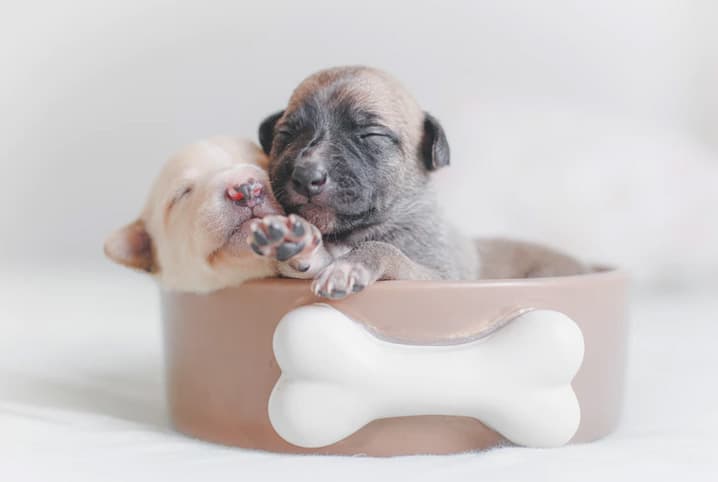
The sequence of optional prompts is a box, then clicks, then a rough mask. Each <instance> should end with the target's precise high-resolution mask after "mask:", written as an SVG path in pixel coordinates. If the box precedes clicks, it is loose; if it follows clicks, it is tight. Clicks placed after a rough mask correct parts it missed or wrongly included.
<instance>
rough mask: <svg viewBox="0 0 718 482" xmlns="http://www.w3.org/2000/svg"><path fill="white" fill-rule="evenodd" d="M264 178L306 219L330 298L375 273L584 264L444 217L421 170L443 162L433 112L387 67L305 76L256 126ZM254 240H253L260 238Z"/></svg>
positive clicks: (394, 275) (542, 271) (543, 272)
mask: <svg viewBox="0 0 718 482" xmlns="http://www.w3.org/2000/svg"><path fill="white" fill-rule="evenodd" d="M259 139H260V144H261V145H262V148H263V149H264V152H265V153H267V154H268V155H269V178H270V181H271V184H272V187H273V189H274V192H275V195H276V197H277V200H278V201H279V203H280V204H282V206H283V207H284V208H285V209H286V210H287V212H290V213H297V214H299V215H301V216H302V217H304V218H306V219H307V220H308V221H309V222H310V223H312V224H314V225H316V226H317V227H318V229H319V230H320V231H321V233H322V235H323V237H324V243H325V245H326V249H327V253H329V256H318V257H315V258H314V260H313V261H314V262H315V263H318V265H315V266H310V267H309V269H308V270H307V272H314V273H316V274H317V275H316V278H315V280H314V283H313V290H314V292H315V293H316V294H317V295H320V296H323V297H328V298H332V299H336V298H342V297H344V296H346V295H348V294H350V293H352V292H357V291H361V290H362V289H363V288H364V287H366V286H367V285H369V284H371V283H373V282H374V281H376V280H378V279H413V280H438V279H454V280H471V279H478V278H492V277H525V276H548V275H560V274H573V273H578V272H581V271H583V269H584V268H583V266H582V265H581V264H580V263H578V262H577V261H575V260H573V259H572V258H570V257H567V256H564V255H562V254H560V253H556V252H554V251H552V250H549V249H547V248H544V247H540V246H536V245H533V244H529V243H518V242H513V241H506V240H483V241H478V243H475V242H473V241H470V240H468V239H466V238H464V237H462V236H461V235H460V234H459V233H458V232H456V231H455V230H454V229H453V228H452V227H450V226H448V225H447V223H446V222H445V221H444V219H443V218H442V216H441V214H440V212H439V210H438V207H437V202H436V198H435V193H434V191H433V190H432V187H431V184H430V182H429V178H430V173H431V172H432V171H435V170H437V169H440V168H442V167H444V166H447V165H449V157H450V154H449V144H448V141H447V138H446V135H445V133H444V130H443V128H442V127H441V124H440V123H439V121H438V120H437V119H436V118H435V117H433V116H432V115H430V114H428V113H426V112H424V111H422V109H421V108H420V107H419V105H418V104H417V102H416V101H415V100H414V99H413V97H412V96H411V95H410V94H409V93H408V92H407V91H406V90H405V89H404V88H403V87H402V86H401V85H400V84H399V83H398V82H397V81H396V80H395V79H393V78H392V77H390V76H389V75H388V74H386V73H384V72H382V71H379V70H376V69H372V68H367V67H338V68H331V69H328V70H323V71H320V72H318V73H316V74H314V75H311V76H310V77H308V78H307V79H305V80H304V81H303V82H302V83H301V84H300V85H299V86H298V87H297V88H296V89H295V91H294V92H293V94H292V96H291V98H290V100H289V104H288V105H287V107H286V109H284V110H282V111H280V112H278V113H276V114H273V115H271V116H269V117H268V118H267V119H265V120H264V122H263V123H262V124H261V126H260V128H259ZM260 241H261V240H260Z"/></svg>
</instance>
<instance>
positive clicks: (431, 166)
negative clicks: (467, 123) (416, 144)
mask: <svg viewBox="0 0 718 482" xmlns="http://www.w3.org/2000/svg"><path fill="white" fill-rule="evenodd" d="M421 156H422V158H423V161H424V165H425V166H426V168H427V169H428V170H430V171H435V170H437V169H439V168H440V167H444V166H448V165H449V157H450V155H449V141H447V140H446V134H444V129H443V128H442V127H441V124H439V121H438V120H437V119H436V117H434V116H433V115H431V114H429V113H428V112H424V136H423V138H422V139H421Z"/></svg>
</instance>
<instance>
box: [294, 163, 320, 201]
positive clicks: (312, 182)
mask: <svg viewBox="0 0 718 482" xmlns="http://www.w3.org/2000/svg"><path fill="white" fill-rule="evenodd" d="M327 180H328V175H327V170H326V169H324V168H323V167H322V166H321V165H319V164H314V163H312V164H297V165H296V166H295V167H294V171H292V185H293V187H294V189H295V190H296V191H297V192H298V193H299V194H303V195H304V196H307V197H310V196H316V195H317V194H319V193H320V192H322V191H323V190H324V188H325V187H326V185H327Z"/></svg>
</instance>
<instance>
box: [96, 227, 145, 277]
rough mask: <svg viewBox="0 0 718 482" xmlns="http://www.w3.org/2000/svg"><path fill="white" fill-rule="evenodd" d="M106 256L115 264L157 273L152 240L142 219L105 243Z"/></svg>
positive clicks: (112, 235)
mask: <svg viewBox="0 0 718 482" xmlns="http://www.w3.org/2000/svg"><path fill="white" fill-rule="evenodd" d="M105 255H106V256H107V257H108V258H110V259H111V260H112V261H114V262H115V263H119V264H121V265H124V266H127V267H129V268H134V269H140V270H143V271H147V272H148V273H153V272H155V271H157V266H156V263H155V261H154V253H153V248H152V238H150V235H149V234H148V233H147V230H146V229H145V223H144V221H142V220H141V219H138V220H137V221H135V222H134V223H130V224H128V225H127V226H124V227H122V228H120V229H118V230H117V231H115V232H114V233H112V234H111V235H110V237H108V238H107V240H106V241H105Z"/></svg>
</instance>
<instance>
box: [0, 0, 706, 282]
mask: <svg viewBox="0 0 718 482" xmlns="http://www.w3.org/2000/svg"><path fill="white" fill-rule="evenodd" d="M186 3H188V2H186ZM0 8H1V10H0V61H1V64H0V65H1V67H0V68H1V69H2V81H1V82H0V109H1V110H0V127H1V128H2V132H3V135H2V136H0V156H2V157H1V165H0V179H1V187H2V189H0V222H1V224H0V226H2V237H0V260H2V262H3V263H7V264H10V265H12V264H17V265H19V266H28V265H29V266H37V267H39V268H42V269H44V268H45V267H47V266H52V265H57V266H64V265H66V264H69V263H71V264H72V265H74V266H76V267H77V266H80V267H81V266H91V265H94V264H97V263H104V260H103V259H102V255H101V244H102V240H103V238H104V236H105V235H106V234H107V233H108V232H109V231H110V230H111V229H112V228H114V227H116V226H117V225H119V224H120V223H123V222H126V221H129V220H131V219H132V218H133V217H134V216H135V215H136V214H137V213H138V211H139V209H140V206H141V204H142V202H143V199H144V196H145V194H146V191H147V188H148V184H149V183H150V181H151V179H152V177H153V176H154V175H155V174H156V172H157V170H158V167H159V165H160V164H161V163H162V162H163V160H164V159H165V158H166V157H167V155H168V154H170V153H171V152H172V151H173V150H175V149H176V148H178V147H179V146H181V145H183V144H185V143H188V142H190V141H192V140H195V139H198V138H201V137H203V136H207V135H211V134H217V133H238V134H241V135H246V136H248V137H251V138H256V129H257V126H258V124H259V122H260V120H261V119H263V117H264V116H265V115H267V114H269V113H271V112H273V111H275V110H276V109H279V108H281V106H282V105H283V104H284V103H285V102H286V100H287V98H288V96H289V94H290V91H291V89H292V88H293V87H294V86H295V85H296V84H297V83H298V82H299V81H300V80H301V79H302V78H303V77H304V76H306V75H308V74H309V73H311V72H313V71H315V70H317V69H319V68H322V67H326V66H332V65H337V64H354V63H364V64H369V65H373V66H377V67H381V68H384V69H387V70H389V71H391V72H393V73H394V74H395V75H396V76H398V77H399V78H400V79H402V80H403V81H404V82H405V83H406V84H407V85H408V86H409V87H410V88H411V89H412V90H413V92H414V93H415V94H416V96H417V98H418V99H419V101H420V102H421V103H422V105H423V106H424V107H425V108H426V109H427V110H429V111H431V112H432V113H434V114H435V115H436V116H437V117H438V118H439V119H440V120H441V121H442V122H443V124H444V127H445V128H446V130H447V132H448V136H449V141H450V143H451V147H452V152H453V165H452V167H451V168H450V169H448V170H446V171H445V172H442V173H440V174H439V175H438V176H437V177H438V183H439V184H440V186H441V188H442V189H441V192H442V202H443V203H444V204H445V205H446V208H447V209H446V210H447V215H448V216H450V217H451V218H452V219H455V220H459V219H462V220H464V219H470V225H469V226H467V228H466V229H467V230H468V231H470V232H472V233H475V234H488V235H491V234H501V235H510V236H517V237H524V238H531V239H537V240H541V241H544V242H549V243H551V244H554V245H556V246H559V247H562V248H565V249H569V250H571V251H573V252H574V253H576V254H578V255H581V256H584V257H589V258H591V259H596V260H601V261H609V262H615V263H619V264H622V265H625V266H627V267H629V269H631V271H632V272H633V273H634V275H635V277H636V279H637V280H638V281H639V282H641V283H642V284H643V285H644V286H654V285H671V286H672V285H675V284H678V283H683V282H686V281H688V280H692V281H694V282H702V281H703V280H705V279H709V278H711V277H713V276H715V275H716V274H718V262H717V260H718V227H717V223H716V221H715V219H716V213H715V208H716V206H718V93H717V90H716V89H715V85H716V84H717V81H718V75H717V74H718V68H717V65H718V57H717V56H718V34H716V30H715V28H714V27H715V24H716V14H718V7H717V6H716V4H715V3H714V2H710V1H709V0H706V1H705V2H699V1H678V0H676V1H669V0H660V1H649V0H645V1H641V0H622V1H617V0H616V1H606V2H572V1H552V2H531V1H502V2H488V1H486V2H469V1H464V2H459V1H457V2H422V1H413V2H394V3H390V2H383V1H371V0H370V1H363V2H335V1H315V0H311V1H307V0H305V1H302V2H290V1H285V2H277V1H261V2H260V1H256V2H236V1H227V2H194V4H193V5H184V6H177V5H175V2H163V1H124V2H86V1H73V2H50V1H47V2H32V1H30V2H25V1H23V2H15V3H14V4H7V3H3V6H2V7H0Z"/></svg>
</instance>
